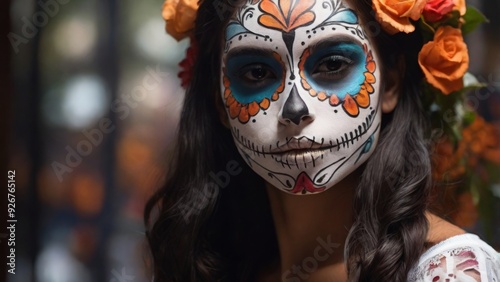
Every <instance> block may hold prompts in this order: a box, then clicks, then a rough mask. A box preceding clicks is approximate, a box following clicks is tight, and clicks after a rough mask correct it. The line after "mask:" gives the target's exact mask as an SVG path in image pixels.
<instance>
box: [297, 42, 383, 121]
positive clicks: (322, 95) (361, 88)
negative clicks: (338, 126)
mask: <svg viewBox="0 0 500 282" xmlns="http://www.w3.org/2000/svg"><path fill="white" fill-rule="evenodd" d="M363 52H364V54H365V56H366V59H365V63H364V72H363V74H362V75H361V72H360V73H355V72H357V71H358V70H354V71H353V72H354V73H353V74H352V76H353V77H354V78H350V80H353V81H346V82H344V83H343V84H344V85H343V86H342V87H339V88H341V90H338V89H335V88H336V87H335V86H334V84H335V83H336V82H333V81H332V82H331V84H332V85H326V86H325V85H321V86H319V85H318V84H317V83H315V82H314V81H313V79H312V78H311V75H310V74H308V71H307V69H308V66H307V64H308V61H309V59H310V57H311V50H310V49H309V48H307V49H305V50H304V52H303V53H302V56H301V58H300V62H299V70H300V72H299V75H300V77H301V84H302V87H303V88H304V89H305V90H306V91H308V92H309V95H311V96H312V97H317V98H318V100H320V101H325V100H328V102H329V103H330V105H331V106H333V107H337V106H339V105H342V108H343V110H344V111H345V112H346V113H347V114H348V115H349V116H351V117H357V116H358V115H359V108H363V109H366V108H368V107H369V106H370V94H373V92H374V88H373V84H374V83H375V82H376V78H375V75H374V73H375V70H376V63H375V60H374V59H373V54H372V51H371V50H368V46H367V45H366V44H363ZM309 68H310V67H309ZM343 79H345V78H343ZM345 80H346V79H345ZM356 81H361V83H358V84H356ZM346 84H354V85H348V86H347V87H346ZM336 90H338V91H336ZM344 91H346V92H344Z"/></svg>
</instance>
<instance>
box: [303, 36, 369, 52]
mask: <svg viewBox="0 0 500 282" xmlns="http://www.w3.org/2000/svg"><path fill="white" fill-rule="evenodd" d="M342 43H351V44H356V45H358V46H359V47H362V45H361V42H360V41H359V40H357V39H355V38H353V37H352V36H347V35H338V36H335V37H329V38H325V39H322V40H319V41H318V42H315V43H313V44H311V45H310V46H309V50H310V52H311V54H312V53H314V52H315V51H317V50H321V49H324V48H328V47H331V46H335V45H340V44H342Z"/></svg>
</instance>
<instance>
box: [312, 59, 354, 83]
mask: <svg viewBox="0 0 500 282" xmlns="http://www.w3.org/2000/svg"><path fill="white" fill-rule="evenodd" d="M353 63H354V61H353V60H351V59H350V58H347V57H344V56H340V55H329V56H326V57H323V58H322V59H320V60H319V61H318V63H317V64H316V65H315V67H314V68H313V71H312V73H311V76H312V78H313V79H315V80H320V81H321V80H338V79H342V78H343V77H344V76H345V72H346V71H348V70H349V68H350V66H351V65H352V64H353Z"/></svg>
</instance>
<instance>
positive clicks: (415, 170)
mask: <svg viewBox="0 0 500 282" xmlns="http://www.w3.org/2000/svg"><path fill="white" fill-rule="evenodd" d="M408 3H410V4H408ZM425 4H426V3H425V1H405V2H401V3H398V2H396V4H387V5H386V4H385V2H384V1H380V2H379V1H377V0H375V1H374V2H373V3H371V1H346V0H323V1H315V0H304V1H302V0H301V1H271V0H261V1H258V0H250V1H235V0H226V1H222V0H216V1H210V0H204V1H202V2H201V4H200V7H199V10H198V13H197V15H196V26H195V29H194V39H195V41H196V42H197V44H198V46H199V49H200V50H199V52H198V54H197V57H196V60H195V65H194V67H193V68H194V75H193V77H192V80H191V81H190V83H189V85H188V88H187V89H188V90H187V93H186V98H185V101H184V106H183V111H182V115H181V120H180V125H179V133H178V140H177V144H176V149H175V156H173V158H172V164H171V166H170V167H171V170H170V171H169V173H168V175H167V180H166V183H165V185H164V186H163V188H162V189H160V190H159V191H158V192H157V193H156V194H155V195H154V196H153V197H152V198H151V199H150V201H149V202H148V204H147V207H146V212H145V222H146V225H147V238H148V241H149V244H150V248H151V253H152V259H153V268H154V269H153V273H154V279H155V281H302V280H304V281H305V280H307V281H347V280H349V281H431V280H432V281H445V279H457V280H458V281H494V280H493V279H494V278H496V279H499V274H498V273H497V271H498V269H500V259H499V258H498V256H497V253H496V252H495V251H494V250H493V249H492V248H491V247H489V246H488V245H486V244H485V243H484V242H483V241H481V240H480V239H479V238H478V237H476V236H475V235H471V234H465V231H464V230H462V229H460V228H458V227H456V226H454V225H452V224H451V223H448V222H446V221H444V220H442V219H441V218H439V217H437V216H435V215H433V214H432V213H431V212H430V211H429V207H428V205H429V190H430V187H431V179H430V175H431V174H430V172H431V168H430V161H429V152H428V148H427V145H426V137H425V136H426V135H425V132H426V131H425V130H426V117H425V115H424V111H423V105H422V95H423V94H422V92H423V90H422V80H423V79H424V75H425V79H426V81H427V82H428V83H430V84H431V85H432V86H433V87H434V89H438V90H440V91H441V92H443V93H444V92H448V91H456V90H459V89H461V88H463V84H462V85H460V84H459V83H458V84H457V81H449V82H443V78H442V77H439V76H436V77H434V80H433V78H432V77H427V72H429V67H428V66H427V65H426V64H425V60H426V57H425V56H422V55H421V56H420V57H419V55H418V54H419V52H420V53H422V52H424V51H425V50H424V49H425V48H423V47H422V46H423V42H424V39H423V37H422V33H420V32H418V31H419V28H418V26H417V27H415V26H414V22H412V21H410V19H412V20H418V19H419V18H420V16H421V14H422V10H423V9H424V5H425ZM391 5H392V6H391ZM427 11H430V9H427ZM432 11H434V14H432V13H431V16H434V17H436V15H437V16H439V9H434V10H432ZM432 11H431V12H432ZM436 11H437V12H436ZM450 11H451V10H450ZM173 25H174V23H172V26H173ZM415 28H416V29H417V31H414V30H415ZM450 28H452V27H443V28H442V29H441V30H438V31H436V36H435V38H437V37H438V36H442V35H440V34H438V33H444V34H445V35H446V34H448V33H451V34H452V35H453V34H456V33H457V31H456V30H450ZM461 44H463V42H462V43H461ZM456 46H458V47H457V48H458V49H459V48H460V46H462V45H460V44H458V45H456ZM421 49H422V51H421ZM429 52H430V51H429ZM465 53H466V52H465ZM431 55H432V54H431ZM431 55H429V56H431ZM456 57H457V56H454V57H453V58H456ZM466 60H468V58H465V57H463V60H462V61H466ZM467 62H468V61H467ZM463 64H464V62H461V65H460V66H458V68H459V69H461V68H463ZM447 67H448V70H451V69H453V68H452V67H453V66H451V67H450V66H449V65H447ZM466 69H467V67H465V70H466ZM458 71H459V72H460V71H461V70H458ZM464 73H465V71H464ZM461 75H462V76H463V73H462V74H461ZM449 76H450V77H451V76H454V75H449ZM459 78H460V79H461V77H459ZM455 80H456V79H455ZM466 279H469V280H466ZM446 281H449V280H446Z"/></svg>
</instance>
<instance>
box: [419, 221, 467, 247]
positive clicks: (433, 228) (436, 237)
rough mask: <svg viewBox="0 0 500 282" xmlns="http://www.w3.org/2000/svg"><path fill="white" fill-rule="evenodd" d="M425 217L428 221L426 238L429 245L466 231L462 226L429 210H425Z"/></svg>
mask: <svg viewBox="0 0 500 282" xmlns="http://www.w3.org/2000/svg"><path fill="white" fill-rule="evenodd" d="M426 217H427V220H428V221H429V233H428V234H427V240H426V241H427V243H428V246H429V247H431V246H433V245H436V244H438V243H440V242H442V241H444V240H446V239H449V238H451V237H453V236H457V235H461V234H465V233H467V232H466V231H465V230H463V229H462V228H460V227H458V226H456V225H454V224H452V223H450V222H448V221H446V220H445V219H443V218H441V217H439V216H437V215H435V214H432V213H430V212H427V214H426Z"/></svg>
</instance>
